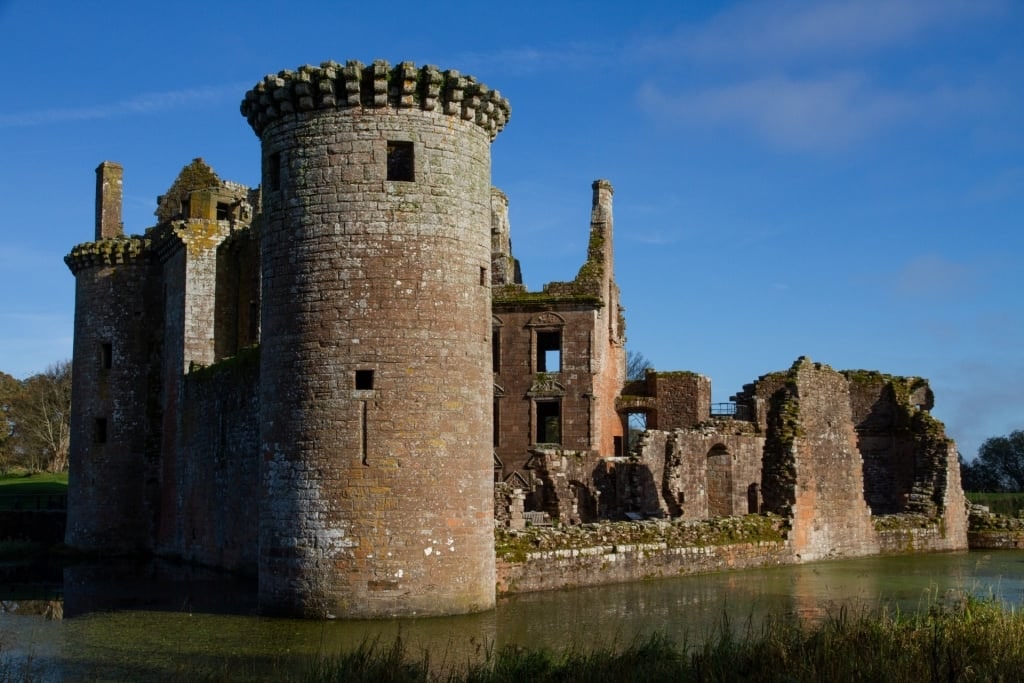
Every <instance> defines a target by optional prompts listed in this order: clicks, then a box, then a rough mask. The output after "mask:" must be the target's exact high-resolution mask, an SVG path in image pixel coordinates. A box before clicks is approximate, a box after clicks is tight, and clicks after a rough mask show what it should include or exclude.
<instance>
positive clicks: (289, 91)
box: [241, 60, 512, 140]
mask: <svg viewBox="0 0 1024 683" xmlns="http://www.w3.org/2000/svg"><path fill="white" fill-rule="evenodd" d="M386 107H391V108H393V109H412V108H419V109H422V110H424V111H439V112H441V113H443V114H446V115H448V116H458V117H460V118H461V119H462V120H464V121H472V122H474V123H476V124H477V125H478V126H480V127H481V128H483V129H484V130H486V131H487V132H488V133H489V134H490V137H491V139H492V140H493V139H494V138H495V137H496V136H497V134H498V133H499V132H500V131H501V129H502V128H504V127H505V124H506V123H508V120H509V117H510V116H511V113H512V112H511V108H510V106H509V103H508V100H507V99H505V98H504V97H502V96H501V93H500V92H498V91H497V90H491V89H490V88H488V87H487V86H486V85H484V84H483V83H480V82H478V81H477V80H476V79H475V78H473V77H472V76H463V75H462V74H460V73H459V72H458V71H455V70H452V69H449V70H446V71H441V70H440V69H438V68H437V67H436V66H432V65H426V66H423V67H417V66H416V65H415V64H413V63H412V62H402V63H400V64H398V65H397V66H394V67H392V66H391V65H390V64H389V63H388V62H386V61H384V60H375V61H374V62H373V63H372V64H370V65H369V66H366V65H364V64H363V63H362V62H359V61H353V60H350V61H348V62H346V63H345V64H344V65H341V64H339V63H337V62H324V63H322V64H321V65H320V66H319V67H316V66H311V65H308V64H307V65H305V66H300V67H299V68H298V69H297V70H295V71H291V70H284V71H280V72H279V73H277V74H276V75H273V74H272V75H268V76H266V77H264V79H263V80H262V81H261V82H259V83H257V84H256V86H255V87H254V88H253V89H252V90H250V91H249V92H247V93H246V94H245V99H244V100H243V101H242V105H241V111H242V115H243V116H245V117H246V119H248V121H249V125H251V126H252V128H253V130H254V131H255V132H256V134H257V135H262V134H263V130H264V129H265V128H266V127H267V125H269V124H270V123H271V122H272V121H274V120H276V119H278V118H280V117H282V116H284V115H285V114H290V113H295V112H304V111H313V110H315V109H354V108H366V109H382V108H386Z"/></svg>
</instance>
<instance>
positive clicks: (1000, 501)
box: [966, 493, 1024, 517]
mask: <svg viewBox="0 0 1024 683" xmlns="http://www.w3.org/2000/svg"><path fill="white" fill-rule="evenodd" d="M966 495H967V500H969V501H971V502H972V503H974V504H975V505H984V506H986V507H987V508H988V509H989V511H990V512H993V513H995V514H997V515H1007V516H1009V517H1016V516H1017V513H1018V512H1020V511H1021V510H1024V493H968V494H966Z"/></svg>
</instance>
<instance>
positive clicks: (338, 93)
mask: <svg viewBox="0 0 1024 683" xmlns="http://www.w3.org/2000/svg"><path fill="white" fill-rule="evenodd" d="M241 109H242V113H243V115H244V116H245V117H246V118H247V119H248V121H249V124H250V125H251V126H252V128H253V130H254V131H255V133H256V134H257V136H258V137H259V138H260V141H261V145H262V182H261V185H260V187H259V188H256V189H251V188H247V187H244V186H242V185H239V184H236V183H231V182H227V181H224V180H221V179H220V178H219V177H218V176H217V175H216V174H215V172H214V171H213V170H212V169H211V168H209V167H208V166H207V165H206V164H205V163H204V162H202V160H200V159H196V160H195V161H193V162H192V163H191V164H189V165H188V166H186V167H185V168H184V169H183V170H182V172H181V174H180V175H179V176H178V178H177V179H176V180H175V181H174V183H173V184H172V185H171V187H170V188H169V189H168V191H167V192H166V193H165V194H164V195H162V196H161V197H159V198H158V200H157V210H156V216H157V223H156V225H155V226H154V227H152V228H149V229H147V230H146V231H145V233H144V234H143V235H139V236H126V235H125V234H124V230H123V226H122V223H121V186H122V180H123V178H122V176H123V170H122V168H121V167H120V166H119V165H117V164H115V163H112V162H104V163H103V164H101V165H100V166H99V168H98V169H97V179H96V187H97V199H96V227H95V239H94V240H93V241H92V242H87V243H84V244H80V245H78V246H76V247H74V248H73V249H72V251H71V253H70V254H68V256H67V257H66V259H65V260H66V262H67V264H68V266H69V268H70V269H71V271H72V272H73V273H74V275H75V279H76V313H75V341H74V361H73V362H74V366H73V377H74V385H73V397H72V406H73V408H72V410H73V412H72V442H71V466H70V481H69V494H68V527H67V535H66V541H67V543H68V545H70V546H73V547H76V548H80V549H83V550H88V551H102V552H137V551H140V550H146V551H152V552H155V553H160V554H168V555H175V556H179V557H182V558H185V559H187V560H190V561H194V562H199V563H203V564H207V565H211V566H217V567H223V568H226V569H231V570H240V571H248V572H252V573H255V574H256V575H257V577H258V580H259V600H260V605H261V608H262V609H263V610H264V611H265V612H267V613H280V614H292V615H300V616H312V617H327V616H342V617H376V616H391V615H401V614H420V615H427V614H453V613H461V612H470V611H477V610H485V609H489V608H490V607H492V606H493V605H494V604H495V584H496V564H495V555H494V536H493V534H494V527H495V524H496V523H497V524H502V525H510V526H513V527H514V526H516V525H519V524H522V523H523V521H524V516H525V515H541V516H540V517H536V519H538V520H541V519H550V518H552V517H554V518H558V519H559V520H560V521H562V522H564V523H577V522H586V521H593V520H597V519H607V518H622V517H632V518H638V517H650V516H654V517H670V518H682V519H704V518H708V517H713V516H720V515H733V514H746V513H749V512H762V511H766V512H774V513H777V514H780V515H782V516H784V517H785V518H787V519H788V520H790V524H791V525H792V529H791V533H790V539H791V540H790V541H789V542H790V544H791V546H792V551H793V553H794V554H795V555H796V556H799V557H801V558H804V559H811V558H816V557H830V556H841V555H858V554H868V553H873V552H879V550H885V549H886V541H885V540H884V534H881V533H880V532H879V531H878V528H877V527H878V525H877V524H875V523H874V522H873V520H874V519H877V518H878V517H879V516H882V515H896V516H899V515H914V516H916V517H919V518H921V519H923V520H925V522H924V524H925V525H926V526H927V525H931V526H929V527H928V528H929V529H933V530H934V534H932V538H931V540H930V541H929V545H928V547H931V548H936V549H943V548H960V547H966V517H965V513H964V501H963V493H962V491H961V490H960V484H959V470H958V467H957V465H956V449H955V447H954V445H953V444H952V442H951V441H949V440H948V439H947V438H946V437H945V434H944V433H943V429H942V426H941V424H940V423H938V422H937V421H935V420H934V418H932V417H931V416H930V414H929V413H928V410H929V409H930V408H931V404H932V396H931V391H930V389H929V388H928V385H927V383H926V382H925V381H924V380H920V379H917V378H901V377H891V376H887V375H881V374H879V373H869V372H862V371H853V372H845V373H839V372H836V371H834V370H832V369H831V368H828V367H827V366H823V365H820V364H814V363H812V362H810V361H809V360H807V359H800V360H798V361H797V363H796V364H794V366H793V367H792V368H791V369H790V370H788V371H784V372H780V373H774V374H771V375H766V376H764V377H762V378H760V379H759V380H758V381H756V382H755V383H753V384H751V385H748V386H747V387H745V388H744V390H743V391H742V392H740V393H739V394H737V395H736V396H735V397H734V404H733V405H732V406H731V407H730V409H729V410H728V413H729V414H727V415H718V414H716V415H713V414H712V412H713V411H712V406H711V402H710V400H711V399H710V397H711V390H710V381H709V380H708V379H707V378H706V377H703V376H701V375H697V374H695V373H689V372H670V373H663V372H653V371H649V372H648V373H647V374H646V377H644V378H643V379H641V380H636V379H634V380H632V381H629V382H627V380H626V376H625V351H624V342H625V323H624V320H623V314H622V308H621V306H620V304H619V289H618V286H617V284H616V282H615V278H614V270H613V265H614V262H613V229H612V227H613V220H612V217H613V212H612V187H611V185H610V183H608V182H607V181H604V180H598V181H596V182H594V184H593V198H592V214H591V223H590V235H589V243H588V250H587V253H586V255H585V257H584V258H583V262H582V265H581V267H580V269H579V271H578V273H577V275H576V277H575V278H574V279H573V280H571V281H566V282H553V283H549V284H548V285H546V286H545V287H544V288H543V289H542V290H541V291H535V292H531V291H529V290H527V288H526V287H525V286H524V285H523V284H522V282H521V277H520V275H519V264H518V263H517V261H516V260H515V258H514V257H513V255H512V251H511V240H510V228H509V221H508V200H507V199H506V197H505V196H504V195H503V194H502V193H501V192H500V191H498V190H496V189H494V188H492V187H491V183H490V164H491V160H490V144H491V142H492V140H493V139H494V138H495V137H496V136H497V135H498V134H499V133H500V131H501V130H502V128H503V127H504V125H505V124H506V122H507V121H508V119H509V116H510V108H509V104H508V102H507V101H506V100H505V99H504V98H503V97H502V96H501V95H500V93H499V92H498V91H495V90H491V89H489V88H488V87H486V86H485V85H483V84H482V83H479V82H478V81H476V80H475V79H473V78H472V77H469V76H464V75H462V74H460V73H458V72H456V71H451V70H449V71H440V70H439V69H437V68H435V67H432V66H424V67H417V66H415V65H413V64H411V63H408V62H403V63H401V64H398V65H395V66H392V65H389V64H388V63H387V62H383V61H376V62H373V63H372V64H370V65H364V64H361V63H359V62H348V63H346V64H344V65H342V64H338V63H334V62H326V63H324V64H322V65H321V66H319V67H310V66H304V67H301V68H299V69H298V70H295V71H282V72H280V73H278V74H276V75H271V76H267V77H266V78H265V79H264V80H263V81H261V82H260V83H258V84H257V85H256V86H255V87H254V88H253V89H252V90H250V91H249V92H248V93H247V94H246V96H245V99H244V101H243V103H242V107H241ZM716 412H717V411H716ZM635 414H642V415H644V416H645V417H646V425H647V428H648V429H647V431H645V432H644V433H643V435H642V436H641V438H640V440H639V443H637V444H634V445H632V446H631V445H630V443H629V437H630V430H629V428H628V418H629V416H630V415H635Z"/></svg>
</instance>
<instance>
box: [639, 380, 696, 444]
mask: <svg viewBox="0 0 1024 683" xmlns="http://www.w3.org/2000/svg"><path fill="white" fill-rule="evenodd" d="M647 389H648V391H649V392H650V395H651V396H653V397H654V399H655V402H656V405H657V409H656V410H655V411H654V412H653V413H652V414H651V417H650V418H649V419H648V424H647V427H648V428H649V429H662V430H665V431H671V430H673V429H680V428H686V427H694V426H696V425H698V424H700V423H701V422H704V421H705V420H707V419H708V418H709V417H710V416H711V380H710V379H708V378H707V377H704V376H703V375H698V374H697V373H694V372H654V371H649V372H648V373H647Z"/></svg>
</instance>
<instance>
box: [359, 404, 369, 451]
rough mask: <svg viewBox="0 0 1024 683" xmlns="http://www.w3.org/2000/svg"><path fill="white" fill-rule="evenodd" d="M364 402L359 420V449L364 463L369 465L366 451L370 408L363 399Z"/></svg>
mask: <svg viewBox="0 0 1024 683" xmlns="http://www.w3.org/2000/svg"><path fill="white" fill-rule="evenodd" d="M362 403H363V406H362V408H363V409H362V411H361V414H360V418H359V422H360V424H359V450H360V453H361V455H362V459H363V464H364V465H369V464H370V463H369V462H368V461H367V455H366V451H367V445H366V444H367V435H366V423H367V415H368V409H367V407H366V401H363V402H362Z"/></svg>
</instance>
